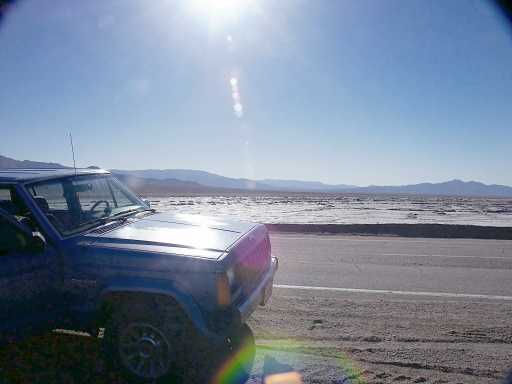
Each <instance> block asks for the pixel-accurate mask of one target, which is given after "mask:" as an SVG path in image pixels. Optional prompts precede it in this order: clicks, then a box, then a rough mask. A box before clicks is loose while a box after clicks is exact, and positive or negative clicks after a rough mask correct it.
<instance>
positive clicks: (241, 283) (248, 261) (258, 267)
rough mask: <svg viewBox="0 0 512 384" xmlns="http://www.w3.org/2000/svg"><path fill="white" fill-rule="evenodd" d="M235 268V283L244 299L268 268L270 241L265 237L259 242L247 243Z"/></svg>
mask: <svg viewBox="0 0 512 384" xmlns="http://www.w3.org/2000/svg"><path fill="white" fill-rule="evenodd" d="M244 248H246V250H245V252H243V254H242V255H240V258H239V260H238V262H237V264H236V266H235V282H236V285H237V286H238V288H240V289H241V291H242V294H243V296H244V297H247V295H249V294H250V293H251V292H252V291H253V289H254V287H255V286H256V285H257V284H258V282H259V281H260V279H261V275H262V274H263V273H264V272H265V271H267V270H268V268H269V266H270V258H271V256H270V240H269V238H268V236H265V237H264V238H263V239H262V240H261V241H260V242H258V243H256V244H254V243H248V244H247V246H246V247H244Z"/></svg>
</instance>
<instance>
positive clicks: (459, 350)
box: [250, 289, 512, 383]
mask: <svg viewBox="0 0 512 384" xmlns="http://www.w3.org/2000/svg"><path fill="white" fill-rule="evenodd" d="M511 319H512V303H504V302H459V301H440V300H433V301H429V299H425V300H420V301H418V299H417V298H415V299H414V300H410V299H400V300H398V299H393V298H386V299H385V300H382V299H376V298H372V297H364V295H358V296H354V295H336V297H334V296H332V295H318V294H315V295H314V296H313V295H308V294H301V295H297V292H293V293H290V292H289V291H286V290H279V289H276V291H275V293H274V297H273V299H272V302H271V303H270V305H269V306H268V307H266V308H264V309H260V310H259V311H258V312H256V314H255V315H254V317H253V318H252V319H251V320H250V324H251V326H252V328H253V330H254V331H255V333H256V335H257V340H258V346H259V353H260V355H261V356H259V358H260V360H261V359H264V356H266V355H269V356H273V357H274V358H276V359H277V360H278V361H280V362H281V363H283V364H288V365H290V366H292V367H294V368H295V369H296V370H298V371H299V372H300V373H301V375H302V377H303V380H304V382H307V383H338V382H343V380H344V379H345V378H346V377H347V376H350V374H354V372H359V373H360V374H361V376H360V377H359V380H361V381H360V382H366V383H396V382H403V383H420V382H428V383H500V382H502V379H503V377H504V376H505V375H506V372H507V370H508V369H510V368H512V321H511ZM273 353H275V355H272V354H273ZM279 359H281V360H279ZM294 364H295V365H294ZM347 367H348V368H349V369H348V370H349V372H348V374H347V372H346V371H347V369H345V368H347ZM340 380H341V381H340ZM349 382H350V381H349Z"/></svg>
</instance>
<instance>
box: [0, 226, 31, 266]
mask: <svg viewBox="0 0 512 384" xmlns="http://www.w3.org/2000/svg"><path fill="white" fill-rule="evenodd" d="M26 246H27V239H26V237H25V236H24V235H23V233H21V232H20V231H19V230H18V229H17V228H16V227H15V226H14V225H12V224H11V223H9V222H8V221H6V220H5V219H3V218H2V217H0V256H2V255H8V254H10V253H12V252H15V251H17V250H21V249H23V248H25V247H26Z"/></svg>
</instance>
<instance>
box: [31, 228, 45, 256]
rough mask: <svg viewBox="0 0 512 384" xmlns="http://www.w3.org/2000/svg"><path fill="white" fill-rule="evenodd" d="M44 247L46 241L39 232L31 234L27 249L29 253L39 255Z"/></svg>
mask: <svg viewBox="0 0 512 384" xmlns="http://www.w3.org/2000/svg"><path fill="white" fill-rule="evenodd" d="M45 247H46V239H45V238H44V236H43V235H42V234H41V233H40V232H32V237H31V238H30V243H29V245H28V248H29V249H30V251H31V252H34V253H40V252H43V251H44V249H45Z"/></svg>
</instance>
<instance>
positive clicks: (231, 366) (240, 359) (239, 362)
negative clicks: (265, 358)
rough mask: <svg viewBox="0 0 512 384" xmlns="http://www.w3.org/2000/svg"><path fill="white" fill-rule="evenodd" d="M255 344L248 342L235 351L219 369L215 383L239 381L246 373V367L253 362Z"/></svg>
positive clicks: (231, 383)
mask: <svg viewBox="0 0 512 384" xmlns="http://www.w3.org/2000/svg"><path fill="white" fill-rule="evenodd" d="M252 348H254V346H253V345H250V344H246V345H244V346H243V347H242V348H240V349H239V350H238V351H237V352H236V353H234V354H233V355H232V356H231V357H230V358H229V359H228V360H227V361H226V362H225V363H224V364H223V365H222V366H221V368H220V369H219V371H218V372H217V374H216V375H215V378H214V380H213V384H235V383H239V382H240V380H241V379H243V378H244V376H245V375H246V367H247V366H250V365H251V364H252V358H253V356H252V350H251V349H252Z"/></svg>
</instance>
